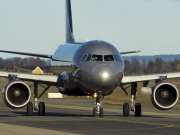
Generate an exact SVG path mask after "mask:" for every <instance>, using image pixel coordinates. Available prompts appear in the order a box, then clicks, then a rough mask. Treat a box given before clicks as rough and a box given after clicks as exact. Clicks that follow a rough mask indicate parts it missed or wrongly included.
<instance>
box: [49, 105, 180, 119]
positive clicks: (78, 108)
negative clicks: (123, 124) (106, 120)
mask: <svg viewBox="0 0 180 135" xmlns="http://www.w3.org/2000/svg"><path fill="white" fill-rule="evenodd" d="M46 106H48V107H55V108H68V109H77V110H92V108H91V107H82V106H69V105H68V106H67V105H53V104H46ZM104 110H105V111H106V112H115V113H120V112H122V110H121V109H119V110H117V109H104ZM142 113H143V114H147V115H160V116H171V117H172V116H173V117H180V114H172V113H160V112H147V111H143V112H142Z"/></svg>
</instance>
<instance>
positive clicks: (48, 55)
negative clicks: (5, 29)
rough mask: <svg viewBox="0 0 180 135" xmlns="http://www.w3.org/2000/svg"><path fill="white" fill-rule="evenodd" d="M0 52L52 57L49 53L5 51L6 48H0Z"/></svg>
mask: <svg viewBox="0 0 180 135" xmlns="http://www.w3.org/2000/svg"><path fill="white" fill-rule="evenodd" d="M0 52H4V53H12V54H21V55H28V56H35V57H42V58H50V59H52V55H50V54H37V53H26V52H15V51H6V50H0Z"/></svg>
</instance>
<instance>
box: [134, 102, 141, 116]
mask: <svg viewBox="0 0 180 135" xmlns="http://www.w3.org/2000/svg"><path fill="white" fill-rule="evenodd" d="M135 116H136V117H141V104H140V103H136V104H135Z"/></svg>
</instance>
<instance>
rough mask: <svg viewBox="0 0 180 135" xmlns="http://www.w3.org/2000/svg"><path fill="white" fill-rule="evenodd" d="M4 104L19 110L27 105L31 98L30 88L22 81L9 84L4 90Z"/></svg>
mask: <svg viewBox="0 0 180 135" xmlns="http://www.w3.org/2000/svg"><path fill="white" fill-rule="evenodd" d="M2 95H3V100H4V103H5V104H6V105H7V106H8V107H10V108H12V109H19V108H23V107H24V106H26V105H27V103H28V102H29V100H30V98H31V91H30V88H29V86H28V85H27V84H26V83H24V82H23V81H21V80H14V81H11V82H8V83H7V84H6V85H5V86H4V88H3V90H2Z"/></svg>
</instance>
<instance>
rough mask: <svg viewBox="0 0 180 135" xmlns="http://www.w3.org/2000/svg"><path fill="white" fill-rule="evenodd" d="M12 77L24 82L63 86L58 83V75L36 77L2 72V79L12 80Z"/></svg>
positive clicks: (0, 75) (0, 74)
mask: <svg viewBox="0 0 180 135" xmlns="http://www.w3.org/2000/svg"><path fill="white" fill-rule="evenodd" d="M10 76H17V78H19V79H21V80H24V81H30V82H38V83H44V84H48V85H53V86H60V85H62V84H60V82H58V76H56V75H36V74H24V73H15V72H2V71H0V77H5V78H10Z"/></svg>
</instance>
